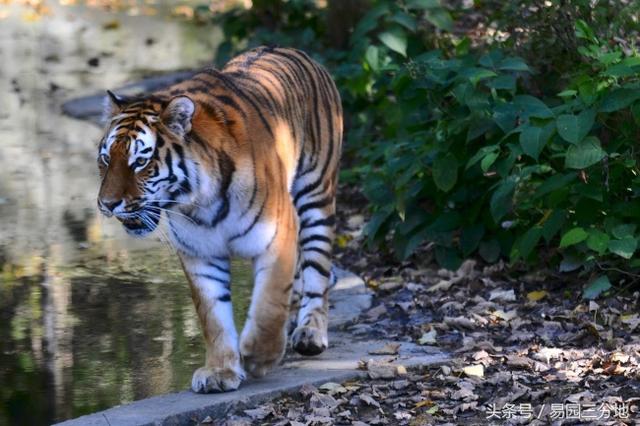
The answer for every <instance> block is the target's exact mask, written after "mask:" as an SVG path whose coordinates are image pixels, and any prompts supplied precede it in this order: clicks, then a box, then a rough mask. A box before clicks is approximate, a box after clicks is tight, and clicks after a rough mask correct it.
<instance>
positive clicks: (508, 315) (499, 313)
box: [491, 309, 518, 321]
mask: <svg viewBox="0 0 640 426" xmlns="http://www.w3.org/2000/svg"><path fill="white" fill-rule="evenodd" d="M491 315H493V316H494V317H497V318H500V319H501V320H504V321H511V320H512V319H514V318H515V317H516V316H517V315H518V311H517V309H513V310H511V311H507V312H505V311H503V310H502V309H498V310H496V311H494V312H492V313H491Z"/></svg>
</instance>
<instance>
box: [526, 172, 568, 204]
mask: <svg viewBox="0 0 640 426" xmlns="http://www.w3.org/2000/svg"><path fill="white" fill-rule="evenodd" d="M577 176H578V174H577V173H576V172H571V173H567V174H555V175H552V176H551V177H549V178H548V179H547V180H545V181H544V182H542V184H541V185H540V186H539V187H538V189H537V190H536V192H535V193H534V194H533V198H534V199H536V198H540V197H542V196H544V195H546V194H548V193H550V192H553V191H555V190H557V189H560V188H562V187H565V186H566V185H568V184H569V183H571V182H572V181H573V180H574V179H575V178H576V177H577Z"/></svg>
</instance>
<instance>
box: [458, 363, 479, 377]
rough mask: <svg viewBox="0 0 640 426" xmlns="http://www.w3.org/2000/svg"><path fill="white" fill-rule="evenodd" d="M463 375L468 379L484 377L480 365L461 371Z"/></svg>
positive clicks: (470, 366)
mask: <svg viewBox="0 0 640 426" xmlns="http://www.w3.org/2000/svg"><path fill="white" fill-rule="evenodd" d="M462 371H463V372H464V374H466V375H467V376H469V377H484V366H483V365H482V364H474V365H469V366H467V367H464V368H463V369H462Z"/></svg>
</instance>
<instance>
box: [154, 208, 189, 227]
mask: <svg viewBox="0 0 640 426" xmlns="http://www.w3.org/2000/svg"><path fill="white" fill-rule="evenodd" d="M151 209H153V210H159V211H161V212H166V213H167V214H169V213H171V214H176V215H178V216H182V217H184V218H185V219H187V220H188V221H189V222H191V223H193V224H194V225H196V226H198V224H197V223H196V221H195V220H193V219H192V218H190V217H189V216H187V215H186V214H183V213H180V212H176V211H173V210H169V209H165V208H162V207H158V206H153V207H151ZM153 210H149V211H147V213H149V214H150V213H153V214H156V215H158V217H159V216H160V214H159V213H157V212H154V211H153Z"/></svg>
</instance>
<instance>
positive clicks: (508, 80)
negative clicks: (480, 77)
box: [487, 75, 516, 91]
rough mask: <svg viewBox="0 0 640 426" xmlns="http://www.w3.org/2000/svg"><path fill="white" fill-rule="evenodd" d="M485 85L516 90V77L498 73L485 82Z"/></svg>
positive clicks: (498, 88) (492, 87) (497, 88)
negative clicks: (498, 74)
mask: <svg viewBox="0 0 640 426" xmlns="http://www.w3.org/2000/svg"><path fill="white" fill-rule="evenodd" d="M487 86H489V88H491V89H496V90H511V91H514V90H516V78H515V77H514V76H512V75H500V76H498V77H496V78H494V79H492V80H491V81H489V82H488V83H487Z"/></svg>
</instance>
